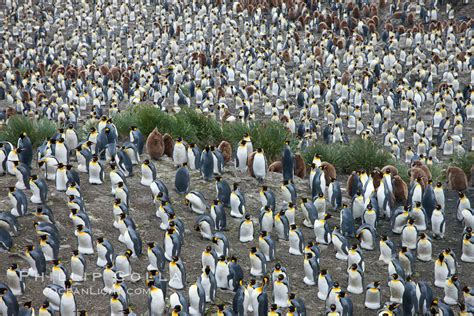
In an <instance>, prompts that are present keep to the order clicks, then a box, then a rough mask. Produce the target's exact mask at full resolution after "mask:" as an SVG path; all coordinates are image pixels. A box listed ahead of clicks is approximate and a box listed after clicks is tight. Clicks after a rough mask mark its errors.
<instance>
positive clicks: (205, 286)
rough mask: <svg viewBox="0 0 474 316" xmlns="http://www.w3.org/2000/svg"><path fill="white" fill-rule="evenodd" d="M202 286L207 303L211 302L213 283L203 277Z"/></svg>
mask: <svg viewBox="0 0 474 316" xmlns="http://www.w3.org/2000/svg"><path fill="white" fill-rule="evenodd" d="M201 285H202V288H203V289H204V293H205V294H206V303H209V302H211V281H210V279H209V277H201ZM196 295H197V294H196Z"/></svg>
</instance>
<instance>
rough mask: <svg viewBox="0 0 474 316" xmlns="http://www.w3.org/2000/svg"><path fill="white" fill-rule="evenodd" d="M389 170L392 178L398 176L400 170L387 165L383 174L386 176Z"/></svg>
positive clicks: (383, 169)
mask: <svg viewBox="0 0 474 316" xmlns="http://www.w3.org/2000/svg"><path fill="white" fill-rule="evenodd" d="M387 170H390V174H391V175H392V177H394V176H398V169H397V168H395V167H394V166H392V165H386V166H385V167H383V168H382V170H380V171H382V174H385V173H386V172H387Z"/></svg>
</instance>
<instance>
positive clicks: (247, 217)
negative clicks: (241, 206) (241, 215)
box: [245, 213, 251, 221]
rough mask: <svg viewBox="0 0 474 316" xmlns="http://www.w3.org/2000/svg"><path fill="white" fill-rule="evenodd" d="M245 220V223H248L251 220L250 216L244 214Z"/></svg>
mask: <svg viewBox="0 0 474 316" xmlns="http://www.w3.org/2000/svg"><path fill="white" fill-rule="evenodd" d="M245 219H246V220H247V221H249V220H250V219H251V216H250V214H248V213H247V214H245Z"/></svg>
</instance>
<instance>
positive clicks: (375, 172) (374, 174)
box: [371, 168, 383, 189]
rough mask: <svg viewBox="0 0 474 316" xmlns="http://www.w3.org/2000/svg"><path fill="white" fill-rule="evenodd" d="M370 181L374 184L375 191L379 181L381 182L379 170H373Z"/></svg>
mask: <svg viewBox="0 0 474 316" xmlns="http://www.w3.org/2000/svg"><path fill="white" fill-rule="evenodd" d="M371 176H372V181H373V183H374V188H375V189H377V188H378V187H379V185H380V181H382V178H383V173H382V171H381V170H380V169H379V168H375V169H374V170H373V171H372V173H371Z"/></svg>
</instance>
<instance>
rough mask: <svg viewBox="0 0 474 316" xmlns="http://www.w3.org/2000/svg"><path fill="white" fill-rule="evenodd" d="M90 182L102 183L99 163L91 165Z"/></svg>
mask: <svg viewBox="0 0 474 316" xmlns="http://www.w3.org/2000/svg"><path fill="white" fill-rule="evenodd" d="M89 183H90V184H102V180H101V167H100V166H98V165H89Z"/></svg>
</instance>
